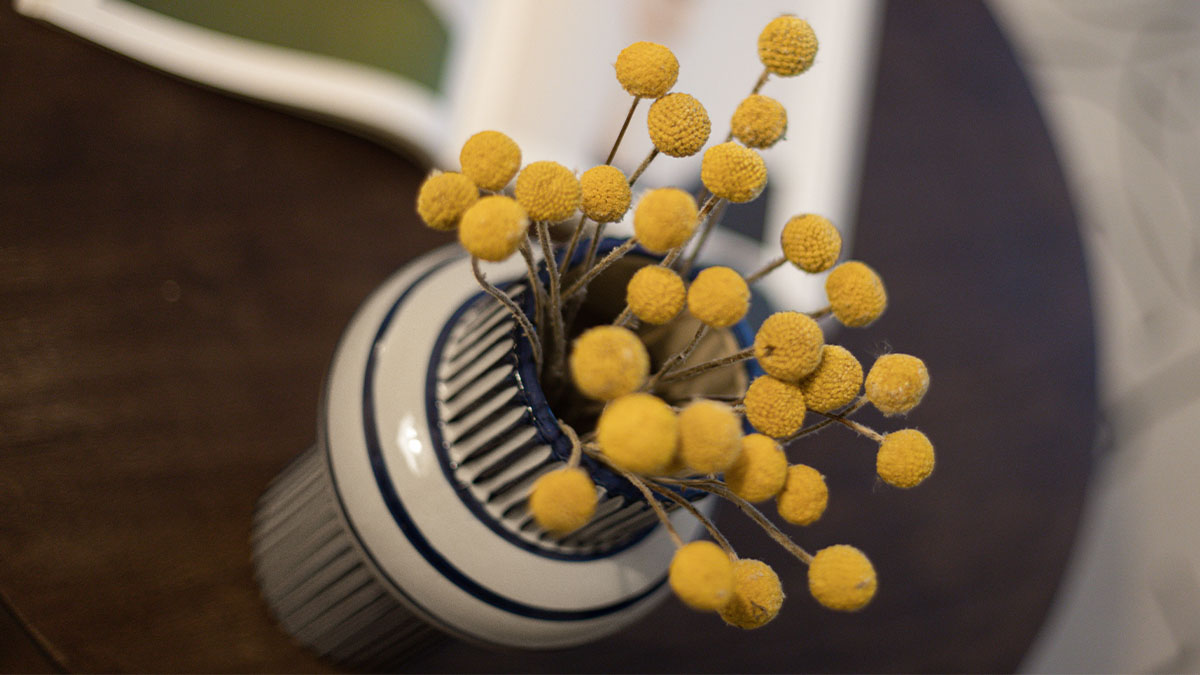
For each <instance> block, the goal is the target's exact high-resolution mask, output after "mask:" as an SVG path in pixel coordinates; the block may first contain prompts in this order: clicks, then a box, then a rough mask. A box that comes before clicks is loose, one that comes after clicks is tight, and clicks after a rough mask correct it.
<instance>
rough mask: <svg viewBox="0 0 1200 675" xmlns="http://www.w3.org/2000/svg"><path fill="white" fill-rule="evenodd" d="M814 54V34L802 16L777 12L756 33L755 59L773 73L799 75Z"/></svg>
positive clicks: (815, 48)
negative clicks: (756, 57)
mask: <svg viewBox="0 0 1200 675" xmlns="http://www.w3.org/2000/svg"><path fill="white" fill-rule="evenodd" d="M816 56H817V35H816V33H814V32H813V29H812V26H810V25H808V22H807V21H805V20H804V19H801V18H798V17H795V16H790V15H786V16H781V17H779V18H777V19H774V20H773V21H771V23H768V24H767V27H766V28H764V29H763V31H762V33H760V34H759V36H758V59H759V60H760V61H762V63H763V65H764V66H766V67H767V69H768V70H770V71H771V72H772V73H774V74H776V75H781V76H783V77H791V76H792V75H799V74H800V73H803V72H804V71H806V70H808V69H809V67H811V66H812V64H813V59H814V58H816Z"/></svg>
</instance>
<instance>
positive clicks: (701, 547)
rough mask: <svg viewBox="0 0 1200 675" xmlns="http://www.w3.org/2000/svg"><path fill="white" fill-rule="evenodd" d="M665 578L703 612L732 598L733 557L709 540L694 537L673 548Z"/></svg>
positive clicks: (680, 595) (686, 599)
mask: <svg viewBox="0 0 1200 675" xmlns="http://www.w3.org/2000/svg"><path fill="white" fill-rule="evenodd" d="M668 579H669V580H670V582H671V590H673V591H675V595H677V596H679V599H680V600H682V601H683V602H684V604H686V605H687V606H688V607H691V608H692V609H698V610H700V611H702V612H712V611H716V610H719V609H721V608H722V607H724V606H725V604H726V603H728V602H729V601H730V599H732V598H733V561H732V560H730V559H729V555H728V554H726V553H725V551H723V550H722V549H721V547H720V546H717V545H716V544H714V543H712V542H711V541H693V542H692V543H690V544H685V545H684V546H682V547H680V549H679V550H678V551H675V557H674V558H672V559H671V568H670V571H669V572H668Z"/></svg>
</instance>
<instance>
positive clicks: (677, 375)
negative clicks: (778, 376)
mask: <svg viewBox="0 0 1200 675" xmlns="http://www.w3.org/2000/svg"><path fill="white" fill-rule="evenodd" d="M753 357H754V345H751V346H749V347H746V348H745V349H743V350H741V351H739V352H734V353H732V354H730V355H729V356H722V357H721V358H719V359H713V360H711V361H705V362H704V363H699V364H696V365H694V366H692V367H691V368H685V369H683V370H679V371H676V372H674V373H671V374H670V375H666V376H664V377H662V378H661V380H660V381H661V382H662V383H663V384H668V383H671V382H678V381H680V380H686V379H688V378H692V377H696V376H697V375H702V374H704V373H707V372H708V371H710V370H715V369H717V368H721V367H724V366H728V365H732V364H734V363H738V362H741V361H745V360H746V359H749V358H753Z"/></svg>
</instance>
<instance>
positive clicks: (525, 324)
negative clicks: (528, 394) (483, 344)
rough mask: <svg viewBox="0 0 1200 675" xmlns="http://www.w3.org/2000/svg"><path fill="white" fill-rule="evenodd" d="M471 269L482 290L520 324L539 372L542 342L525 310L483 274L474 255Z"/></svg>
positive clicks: (540, 368)
mask: <svg viewBox="0 0 1200 675" xmlns="http://www.w3.org/2000/svg"><path fill="white" fill-rule="evenodd" d="M471 271H472V272H474V273H475V280H476V281H478V282H479V285H480V286H481V287H482V288H483V290H484V291H485V292H487V294H488V295H490V296H492V297H493V298H495V299H496V300H499V301H500V304H502V305H504V306H505V307H506V308H508V311H509V313H510V314H512V315H513V318H514V319H516V321H517V324H518V325H520V326H521V330H522V331H523V332H524V333H525V339H527V340H529V344H530V346H532V347H533V360H534V362H535V363H537V367H538V373H539V374H540V373H541V370H542V342H541V340H539V339H538V333H537V331H536V330H534V328H533V324H531V323H529V317H527V316H525V312H523V311H521V308H520V307H517V303H515V302H513V299H512V298H510V297H508V294H507V293H505V292H504V291H502V290H500V289H499V288H496V286H495V285H494V284H492V282H490V281H488V280H487V277H486V276H484V274H483V270H481V269H479V258H476V257H475V256H471Z"/></svg>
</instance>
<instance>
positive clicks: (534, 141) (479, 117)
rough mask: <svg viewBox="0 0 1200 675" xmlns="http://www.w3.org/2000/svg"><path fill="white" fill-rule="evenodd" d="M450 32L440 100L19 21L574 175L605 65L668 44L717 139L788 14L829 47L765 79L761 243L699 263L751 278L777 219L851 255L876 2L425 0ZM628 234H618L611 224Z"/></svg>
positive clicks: (791, 294) (652, 182) (610, 79)
mask: <svg viewBox="0 0 1200 675" xmlns="http://www.w3.org/2000/svg"><path fill="white" fill-rule="evenodd" d="M429 5H430V6H431V7H432V8H433V9H434V10H435V11H436V12H437V13H438V15H439V16H440V18H441V19H442V21H443V22H444V23H445V24H446V26H447V27H448V30H449V32H450V38H451V39H450V42H449V44H450V52H449V56H448V60H447V63H446V70H445V78H446V79H445V83H444V85H443V87H442V90H443V91H442V93H438V92H434V91H431V90H429V89H428V88H425V87H422V86H420V85H418V84H416V83H414V82H411V81H408V80H406V79H404V78H402V77H398V76H396V75H395V74H393V73H389V72H386V71H383V70H380V69H377V68H372V67H367V66H363V65H358V64H354V63H351V62H348V61H343V60H338V59H333V58H330V57H326V56H320V55H316V54H312V53H308V52H304V51H299V50H294V49H286V48H282V47H276V46H272V45H267V44H265V43H260V42H255V41H252V40H247V39H243V38H239V37H235V36H231V35H228V34H225V33H220V32H217V31H214V30H209V29H206V28H202V27H199V26H196V25H193V24H190V23H186V22H184V21H180V20H177V19H173V18H171V17H168V16H165V15H163V14H159V13H157V12H154V11H150V10H148V9H144V8H142V7H139V6H137V5H134V4H131V3H129V2H124V1H123V0H16V6H17V8H18V10H20V11H21V12H23V13H25V14H27V15H29V16H32V17H35V18H39V19H43V20H46V21H50V22H53V23H55V24H57V25H59V26H61V27H63V28H66V29H68V30H71V31H73V32H75V33H77V34H79V35H81V36H83V37H85V38H87V39H89V40H92V41H94V42H97V43H99V44H101V45H104V46H105V47H108V48H110V49H113V50H115V51H118V52H121V53H123V54H126V55H128V56H131V57H133V58H135V59H138V60H141V61H144V62H146V63H148V64H150V65H152V66H154V67H157V68H161V69H163V70H165V71H168V72H171V73H174V74H176V75H180V76H182V77H185V78H188V79H191V80H195V81H197V82H202V83H204V84H207V85H210V86H213V87H216V88H219V89H224V90H228V91H231V92H235V93H238V94H240V95H244V96H247V97H250V98H255V99H260V100H264V101H268V102H271V103H274V104H279V105H283V106H286V107H288V108H293V109H297V110H301V111H305V112H308V113H315V114H317V115H318V116H319V117H322V118H330V119H333V120H337V121H339V122H341V123H343V124H348V125H350V126H354V127H357V128H359V129H362V130H365V131H366V132H367V133H368V134H369V135H371V136H373V137H379V138H382V139H383V140H385V141H386V142H390V143H393V144H396V145H399V146H403V147H406V148H409V149H410V150H416V151H417V152H418V153H419V154H423V155H425V156H426V157H430V158H432V160H433V162H434V163H435V164H436V165H438V166H441V167H445V168H448V169H449V168H457V166H458V150H459V148H460V147H461V146H462V143H463V141H465V140H466V139H467V138H468V137H470V136H471V134H473V133H475V132H477V131H480V130H483V129H497V130H499V131H503V132H505V133H507V134H508V135H510V136H512V137H513V138H514V139H515V140H516V141H517V143H518V144H519V145H520V146H521V148H522V151H523V160H524V161H526V162H531V161H537V160H542V159H552V160H555V161H558V162H560V163H562V164H565V165H567V166H568V167H571V168H573V169H576V170H578V171H583V170H586V169H587V168H589V167H591V166H592V165H594V164H598V163H600V162H602V161H604V157H605V156H606V155H607V153H608V149H609V147H610V146H611V144H612V140H613V139H614V138H615V137H616V133H617V130H618V129H619V128H620V124H621V121H622V120H623V119H624V116H625V113H626V111H627V109H628V107H629V103H630V101H631V99H630V97H629V96H628V95H627V94H626V93H625V92H624V91H623V90H622V89H621V88H620V86H619V85H618V84H617V82H616V78H615V76H614V74H613V68H612V64H613V62H614V61H615V60H616V56H617V54H618V53H619V52H620V50H621V49H622V48H624V47H625V46H626V45H628V44H630V43H631V42H635V41H638V40H650V41H655V42H660V43H662V44H665V45H667V46H668V47H670V48H671V49H672V50H673V51H674V52H675V54H676V56H677V57H678V59H679V62H680V73H679V80H678V83H677V84H676V87H675V89H674V90H675V91H682V92H687V93H690V94H693V95H694V96H696V97H697V98H698V99H700V101H701V102H703V103H704V105H705V107H706V109H707V110H708V113H709V116H710V117H711V119H712V122H713V132H712V137H711V138H710V141H709V143H710V144H715V143H719V142H721V141H722V140H723V139H724V138H725V134H726V133H727V132H728V130H729V118H730V116H731V115H732V114H733V110H734V108H735V107H736V106H737V104H738V102H740V101H741V99H742V98H743V97H744V96H745V95H746V94H748V93H749V92H750V89H751V88H752V87H753V85H754V82H755V80H756V79H757V78H758V76H759V74H760V73H761V72H762V65H761V63H759V61H758V56H757V40H758V34H759V32H761V30H762V28H763V26H765V25H766V24H767V22H769V21H770V20H771V19H773V18H774V17H776V16H778V15H779V14H782V13H792V14H796V15H797V16H800V17H802V18H805V19H806V20H808V21H809V23H811V24H812V26H813V28H814V29H815V30H816V33H817V37H818V39H819V40H820V49H819V51H818V53H817V59H816V63H815V64H814V66H813V67H812V68H811V69H810V70H809V71H808V72H806V73H804V74H803V75H800V76H798V77H795V78H772V79H771V81H770V82H768V83H767V85H766V87H765V88H764V89H763V93H764V94H766V95H768V96H771V97H773V98H776V99H778V100H779V101H780V102H782V103H783V104H784V106H786V108H787V110H788V130H789V131H788V135H787V137H786V139H785V140H784V141H781V142H780V144H778V145H777V146H776V147H775V148H772V149H770V150H767V151H765V152H764V153H763V154H764V158H765V159H766V161H767V165H768V168H769V172H770V173H769V175H770V184H771V190H770V192H769V199H770V202H769V203H768V205H767V214H766V224H765V232H764V241H762V242H758V241H755V240H753V239H750V238H748V237H745V236H742V235H739V234H736V233H734V232H732V231H729V230H718V231H717V232H715V233H714V236H713V238H712V239H710V241H709V246H708V248H707V250H706V257H707V258H709V259H710V260H720V261H722V262H725V263H727V264H733V265H735V266H737V267H738V268H740V269H743V270H744V271H746V272H747V273H748V272H749V271H751V270H753V269H755V268H757V267H758V266H760V265H761V264H762V263H763V262H765V261H767V260H769V259H772V258H774V257H777V255H778V240H779V233H780V232H781V231H782V229H783V225H784V223H785V222H786V221H787V220H788V218H790V217H791V216H793V215H796V214H799V213H807V212H815V213H821V214H823V215H825V216H826V217H828V218H829V219H830V220H832V221H833V222H834V223H835V224H836V225H837V226H838V227H839V229H840V230H841V231H842V234H843V237H844V239H845V243H846V247H847V251H848V247H849V245H850V240H851V238H852V234H853V229H854V227H853V226H854V219H855V216H856V213H855V206H856V204H857V200H858V181H859V173H860V164H861V159H862V153H863V145H864V140H865V131H866V122H867V119H868V117H867V114H868V106H869V103H870V91H871V86H872V82H873V76H874V70H875V48H876V42H877V41H876V37H877V34H878V31H879V28H880V22H881V19H882V5H881V4H880V2H879V0H836V1H823V0H784V1H781V2H774V3H748V2H739V3H733V2H727V1H723V0H588V1H583V0H579V1H576V2H569V3H565V2H564V3H550V2H542V1H539V0H508V1H506V2H478V1H474V0H429ZM649 103H650V102H649V101H644V102H642V104H641V105H640V106H639V110H638V114H637V115H636V116H635V118H634V121H633V123H632V124H631V127H630V131H629V133H627V134H626V137H625V141H624V143H623V145H622V149H621V152H620V153H618V155H617V157H616V159H615V160H614V164H615V165H616V166H617V167H618V168H621V169H622V170H624V171H625V172H627V173H629V172H632V171H633V169H634V167H636V166H637V165H638V164H639V163H640V162H641V160H642V158H643V157H644V156H645V155H646V153H647V152H649V150H650V148H651V145H650V141H649V139H648V138H647V136H646V133H645V116H646V109H647V108H648V107H649ZM699 173H700V161H699V157H692V158H687V159H674V158H671V157H666V156H660V157H659V158H658V159H657V160H655V162H654V164H653V165H651V167H650V170H649V171H647V173H646V175H645V179H644V180H643V181H642V183H641V185H646V186H661V185H679V186H681V187H685V188H689V187H691V186H693V185H698V183H699ZM614 230H615V231H617V232H620V231H621V229H620V226H618V227H616V228H614ZM823 283H824V277H823V275H821V276H818V277H813V276H810V275H806V274H804V273H801V272H799V271H798V270H794V269H791V268H790V266H789V267H785V268H784V269H781V270H780V271H778V272H776V273H774V274H772V275H770V276H769V277H767V278H766V279H765V280H764V281H763V282H762V283H761V284H760V285H759V288H760V290H762V291H764V292H765V294H766V295H767V296H768V299H769V300H770V301H771V302H772V304H774V305H776V306H779V307H788V308H794V309H802V310H810V309H816V308H819V307H821V306H823V305H824V304H825V297H824V288H823Z"/></svg>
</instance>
